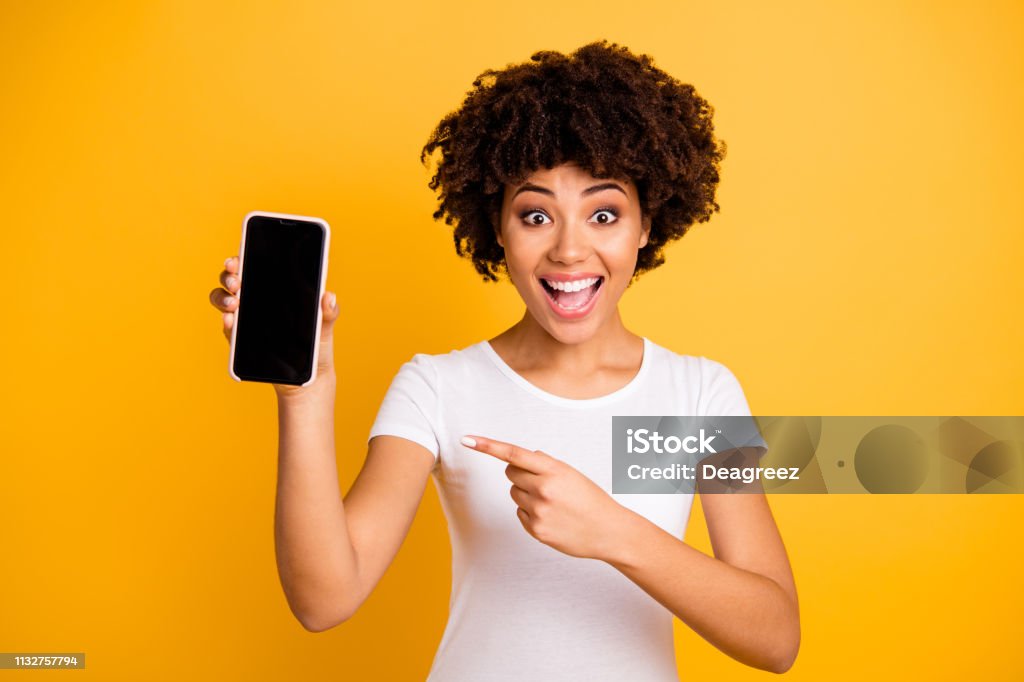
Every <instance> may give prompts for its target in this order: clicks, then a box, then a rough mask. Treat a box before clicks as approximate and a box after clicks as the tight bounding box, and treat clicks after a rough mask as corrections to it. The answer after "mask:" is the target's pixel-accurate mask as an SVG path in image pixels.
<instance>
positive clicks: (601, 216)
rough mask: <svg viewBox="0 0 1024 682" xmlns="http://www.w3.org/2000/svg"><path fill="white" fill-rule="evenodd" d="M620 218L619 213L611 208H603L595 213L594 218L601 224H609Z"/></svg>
mask: <svg viewBox="0 0 1024 682" xmlns="http://www.w3.org/2000/svg"><path fill="white" fill-rule="evenodd" d="M618 219H619V215H618V214H617V213H616V212H615V211H613V210H611V209H610V208H602V209H601V210H599V211H598V212H597V213H595V214H594V220H595V221H596V222H598V223H600V224H601V225H609V224H611V223H614V222H615V221H616V220H618Z"/></svg>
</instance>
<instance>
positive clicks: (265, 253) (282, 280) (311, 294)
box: [233, 216, 326, 385]
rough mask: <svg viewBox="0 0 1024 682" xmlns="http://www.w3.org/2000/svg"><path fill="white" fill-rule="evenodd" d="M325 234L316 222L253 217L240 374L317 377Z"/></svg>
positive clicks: (238, 351)
mask: <svg viewBox="0 0 1024 682" xmlns="http://www.w3.org/2000/svg"><path fill="white" fill-rule="evenodd" d="M325 236H326V235H325V234H324V229H323V227H322V226H321V225H320V224H318V223H314V222H309V221H304V220H287V219H283V218H271V217H266V216H252V217H251V218H249V221H248V223H247V224H246V231H245V240H244V241H245V245H244V247H243V248H244V252H243V254H242V272H241V278H242V287H241V289H240V291H239V293H238V300H239V304H238V315H237V319H236V324H237V325H238V327H237V329H236V330H235V356H234V366H233V369H234V372H235V375H236V376H238V378H240V379H242V380H244V381H264V382H270V383H275V384H293V385H301V384H303V383H305V382H306V381H308V380H309V378H310V377H311V376H312V372H313V353H314V350H315V348H316V343H317V342H318V339H317V338H316V326H317V313H318V312H319V308H320V300H319V299H320V296H319V294H320V275H321V273H320V269H321V267H322V264H323V249H324V243H325V241H326V240H325Z"/></svg>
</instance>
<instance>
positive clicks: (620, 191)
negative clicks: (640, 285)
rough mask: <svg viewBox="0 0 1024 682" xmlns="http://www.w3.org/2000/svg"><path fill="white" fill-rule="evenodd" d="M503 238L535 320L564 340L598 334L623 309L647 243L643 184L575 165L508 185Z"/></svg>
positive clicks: (512, 274)
mask: <svg viewBox="0 0 1024 682" xmlns="http://www.w3.org/2000/svg"><path fill="white" fill-rule="evenodd" d="M500 227H501V229H500V234H499V235H498V243H499V244H501V245H502V247H504V249H505V262H506V264H507V266H508V271H509V275H510V277H511V279H512V283H513V284H514V285H515V287H516V289H518V291H519V295H520V296H522V298H523V301H524V302H525V303H526V307H527V309H528V310H529V312H530V313H531V314H532V316H533V318H534V319H535V320H536V321H537V322H538V323H539V324H540V325H541V326H542V327H544V329H545V330H547V332H548V333H549V334H551V336H553V337H554V338H556V339H558V340H559V341H561V342H562V343H579V342H581V341H584V340H586V339H588V338H590V337H592V336H593V335H594V334H595V333H596V332H597V331H598V330H599V329H601V327H602V325H603V324H605V323H606V322H607V321H609V320H610V319H612V318H614V316H615V315H616V306H617V304H618V302H619V298H620V297H621V296H622V293H623V292H624V291H625V290H626V287H627V286H628V285H629V280H630V279H631V278H632V276H633V270H634V268H635V267H636V259H637V251H638V249H640V248H642V247H643V246H645V245H646V244H647V236H648V234H649V232H650V225H649V223H648V222H647V221H646V220H643V219H642V218H641V211H640V198H639V195H638V194H637V189H636V185H635V184H634V183H633V182H631V181H629V180H626V179H610V178H595V177H594V176H592V175H590V173H588V172H587V171H586V170H583V169H582V168H580V167H579V166H578V165H576V164H574V163H569V164H563V165H561V166H556V167H555V168H551V169H541V170H538V171H536V172H535V173H533V174H532V175H531V176H530V177H528V178H527V179H526V181H525V182H523V183H522V184H520V185H515V186H513V185H506V186H505V196H504V200H503V201H502V207H501V225H500Z"/></svg>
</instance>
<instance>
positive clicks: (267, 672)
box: [0, 0, 1024, 680]
mask: <svg viewBox="0 0 1024 682" xmlns="http://www.w3.org/2000/svg"><path fill="white" fill-rule="evenodd" d="M598 38H608V39H610V40H613V41H616V42H619V43H622V44H624V45H626V46H628V47H630V48H631V49H633V50H634V51H637V52H645V53H648V54H651V55H653V56H654V58H655V60H656V63H657V64H658V65H659V66H661V67H662V68H664V69H665V70H667V71H668V72H670V73H672V74H674V75H676V76H677V77H679V78H680V79H682V80H685V81H689V82H692V83H694V84H695V85H696V87H697V89H698V91H699V92H700V93H701V94H702V95H703V96H705V97H706V98H708V99H709V101H710V102H711V103H712V104H713V105H714V107H715V109H716V121H717V131H718V133H719V134H720V135H721V137H722V138H723V139H725V141H726V142H727V144H728V145H729V153H728V156H727V158H726V160H725V162H724V165H723V176H722V177H723V179H722V185H721V189H720V194H719V201H720V203H721V205H722V211H721V213H720V214H717V215H716V216H715V217H714V218H713V219H712V220H711V222H709V223H707V224H704V225H699V226H697V227H696V228H695V229H694V231H693V232H691V233H690V234H689V235H688V236H687V237H685V238H684V239H683V240H682V241H681V242H679V243H677V244H675V245H674V246H672V247H671V248H670V250H669V251H668V263H667V265H666V266H665V267H663V268H662V269H660V270H658V271H656V272H653V273H651V274H649V275H647V276H645V277H644V278H642V279H641V280H640V282H639V283H638V284H637V285H636V286H634V287H633V288H631V289H630V291H629V292H628V293H627V294H626V296H625V297H624V299H623V302H622V310H623V314H624V317H625V319H626V322H627V325H628V326H630V327H631V328H632V329H633V330H635V331H637V332H638V333H641V334H644V335H646V336H648V337H650V338H651V339H653V340H654V341H656V342H657V343H660V344H662V345H665V346H668V347H669V348H672V349H673V350H676V351H677V352H681V353H688V354H699V355H706V356H708V357H711V358H714V359H717V360H719V361H721V362H724V363H725V364H726V365H728V366H729V367H730V368H731V369H733V371H734V372H735V373H736V374H737V376H738V377H739V378H740V381H741V382H742V384H743V386H744V388H745V390H746V394H747V398H748V400H749V402H750V405H751V407H752V409H753V411H754V413H755V414H794V415H799V414H823V415H838V414H870V415H886V414H888V415H938V414H952V415H974V414H990V415H996V414H1024V397H1022V394H1021V387H1022V385H1024V360H1022V358H1021V352H1020V349H1021V348H1022V347H1024V326H1022V316H1021V301H1022V300H1024V276H1022V274H1021V268H1020V258H1021V255H1022V252H1024V236H1022V235H1024V232H1022V221H1021V209H1020V188H1021V181H1022V168H1021V159H1022V158H1024V144H1022V133H1021V128H1020V122H1021V121H1022V120H1024V106H1022V88H1021V76H1022V75H1024V52H1022V51H1021V50H1020V45H1021V44H1022V43H1024V6H1022V5H1021V4H1020V3H1017V2H1003V3H995V2H987V3H973V2H966V1H963V2H956V3H930V2H916V3H906V2H904V3H899V4H895V3H888V2H871V3H862V2H845V3H841V4H836V3H820V2H802V3H793V2H785V3H755V2H750V3H703V2H702V3H683V2H674V1H672V2H669V1H666V2H659V3H654V4H646V3H641V2H636V3H622V2H604V1H594V0H588V1H587V2H582V1H579V2H572V3H552V2H530V1H524V2H513V3H494V2H492V3H481V4H473V3H465V2H445V3H412V4H409V5H408V6H396V5H393V4H390V3H379V2H360V3H354V2H353V3H326V2H325V3H308V4H306V3H269V2H265V3H258V4H257V3H242V2H236V3H217V2H214V3H209V2H140V3H83V2H49V3H14V2H6V3H4V4H3V7H2V9H0V64H3V67H2V71H0V73H2V76H0V104H2V108H0V141H2V145H0V149H2V155H3V156H2V160H3V163H2V164H0V193H2V196H0V199H2V208H3V218H2V227H0V229H2V231H3V232H2V235H3V239H2V251H0V252H2V254H3V257H2V262H3V267H2V268H0V287H2V288H0V290H2V292H3V294H2V296H3V323H2V324H3V327H2V334H0V357H2V358H3V363H4V373H3V374H4V376H3V383H4V386H5V390H4V394H5V395H4V397H3V398H2V412H0V420H2V425H0V429H2V431H0V447H2V448H3V455H2V458H0V481H2V492H0V524H2V525H0V530H2V534H0V538H2V540H0V543H2V544H0V585H2V586H3V587H2V588H0V599H2V603H0V651H8V652H14V651H84V652H86V654H87V669H86V670H85V671H84V672H79V673H69V674H73V675H75V676H76V679H78V678H79V677H81V678H82V679H96V680H133V679H152V680H179V679H182V678H185V677H187V678H188V679H211V680H213V679H216V680H225V679H257V678H263V679H291V678H301V679H310V680H313V679H324V680H326V679H352V680H355V679H385V678H387V679H422V678H423V677H424V676H425V675H426V672H427V670H428V668H429V665H430V662H431V659H432V657H433V654H434V651H435V649H436V646H437V644H438V641H439V639H440V636H441V632H442V630H443V627H444V622H445V618H446V612H447V599H448V590H449V576H450V574H449V558H450V555H449V546H448V541H447V535H446V528H445V524H444V518H443V516H442V514H441V510H440V507H439V505H438V501H437V497H436V493H435V490H434V486H433V483H432V482H431V483H429V484H428V487H427V492H426V497H425V499H424V503H423V505H422V508H421V513H420V514H419V515H418V517H417V520H416V522H415V524H414V526H413V529H412V532H411V535H410V537H409V539H408V540H407V542H406V544H405V545H404V546H403V548H402V550H401V552H400V554H399V556H398V558H397V560H396V562H395V564H394V565H393V566H392V568H391V569H390V570H389V572H388V573H387V575H386V576H385V578H384V579H383V581H382V583H381V584H380V585H379V587H378V588H377V590H376V591H375V592H374V593H373V595H372V596H371V597H370V599H369V601H368V602H367V603H366V604H365V605H364V607H363V608H362V610H361V611H360V612H359V613H358V614H357V615H356V616H355V618H354V619H353V620H351V621H349V622H348V623H346V624H344V625H343V626H341V627H338V628H336V629H334V630H331V631H328V632H326V633H323V634H311V633H308V632H306V631H304V630H303V629H302V628H301V626H300V625H299V623H298V622H297V621H296V620H295V619H294V618H293V617H292V616H291V614H290V612H289V611H288V608H287V604H286V602H285V599H284V595H283V593H282V591H281V589H280V585H279V583H278V578H277V573H276V568H275V563H274V552H273V537H272V522H273V499H274V481H275V457H276V440H275V438H276V429H277V424H276V420H275V416H276V411H275V401H274V397H273V394H272V391H271V390H270V387H268V386H266V385H260V384H241V385H240V384H237V383H235V382H233V381H231V379H230V378H229V377H228V374H227V353H228V347H227V344H226V343H225V341H224V339H223V338H222V337H221V335H220V316H219V314H218V313H217V312H215V311H214V310H213V309H212V308H211V307H210V306H209V304H208V303H207V294H208V292H209V291H210V289H211V288H213V287H214V286H216V285H217V281H216V278H217V274H218V272H219V271H220V269H221V264H222V262H223V260H224V258H225V257H227V256H228V255H231V254H234V253H235V252H236V251H237V246H238V241H239V238H240V233H241V219H242V216H243V215H244V214H245V213H246V212H248V211H250V210H253V209H262V210H271V211H285V212H294V213H303V214H308V215H317V216H322V217H324V218H326V219H327V220H328V221H329V222H330V223H331V225H332V227H333V240H332V241H333V243H332V249H331V265H330V274H329V278H328V286H329V287H330V288H331V289H333V290H336V291H338V292H339V301H340V305H341V308H342V320H341V321H340V323H339V327H338V332H337V335H338V349H337V364H338V373H339V377H340V381H339V384H340V387H339V401H338V412H337V416H338V422H337V427H338V428H337V432H338V440H337V444H338V462H339V468H340V472H341V473H340V478H341V480H340V483H341V485H342V486H344V489H346V490H347V488H348V486H349V485H350V484H351V482H352V480H353V479H354V478H355V475H356V473H357V471H358V469H359V467H360V465H361V463H362V461H363V458H364V456H365V437H366V433H367V430H368V429H369V426H370V424H371V422H372V420H373V417H374V415H375V413H376V409H377V407H378V405H379V401H380V399H381V397H382V396H383V393H384V390H385V389H386V387H387V384H388V382H389V381H390V380H391V377H392V376H393V375H394V373H395V372H396V371H397V369H398V367H399V365H400V364H401V363H402V362H403V361H405V360H407V359H408V358H410V357H411V356H412V354H413V353H415V352H430V353H441V352H447V351H449V350H451V349H453V348H461V347H464V346H466V345H469V344H471V343H474V342H476V341H478V340H480V339H482V338H488V337H491V336H493V335H495V334H496V333H498V332H499V331H501V330H502V329H504V328H505V327H507V326H508V325H510V324H512V323H513V322H514V321H515V320H517V319H518V317H519V315H520V314H521V310H522V309H521V303H520V301H519V299H518V297H517V295H516V293H515V290H514V289H513V288H512V287H511V285H509V284H507V283H502V284H500V285H497V286H494V285H484V284H483V283H481V282H480V281H479V279H478V278H477V276H476V275H475V273H474V272H473V269H472V267H471V265H470V264H469V262H468V261H460V260H459V259H457V258H456V256H455V254H454V249H453V247H452V244H451V237H450V235H449V234H448V232H447V231H446V228H445V227H444V226H443V225H442V224H435V223H434V222H432V220H431V218H430V213H431V211H432V210H433V208H434V205H435V202H434V197H433V195H432V194H431V192H430V190H429V189H428V188H427V186H426V184H427V180H428V172H427V170H426V169H424V168H423V167H422V166H421V165H420V164H419V161H418V154H419V150H420V147H421V145H422V144H423V142H424V141H425V140H426V138H427V135H428V134H429V133H430V131H431V129H432V127H433V126H434V125H435V124H436V122H437V121H438V120H439V119H440V118H441V117H442V116H443V115H444V114H445V113H447V112H448V111H450V110H452V109H453V108H455V107H456V106H457V105H458V104H459V103H460V102H461V100H462V97H463V95H464V93H465V92H466V90H467V89H468V88H469V87H470V84H471V82H472V80H473V78H474V77H475V76H476V75H477V74H478V73H479V72H480V71H482V70H483V69H484V68H487V67H500V66H503V65H505V64H507V63H509V62H512V61H522V60H525V59H526V58H528V57H529V55H530V54H531V53H532V52H533V51H535V50H538V49H558V50H562V51H566V50H571V49H573V48H575V47H577V46H579V45H581V44H583V43H585V42H589V41H591V40H595V39H598ZM771 504H772V507H773V509H774V512H775V515H776V518H777V520H778V523H779V526H780V528H781V530H782V533H783V536H784V538H785V540H786V544H787V547H788V550H789V553H790V557H791V560H792V563H793V567H794V571H795V574H796V579H797V585H798V589H799V594H800V602H801V615H802V625H803V642H802V648H801V653H800V656H799V658H798V659H797V662H796V664H795V666H794V667H793V669H792V670H791V671H790V673H789V677H790V678H791V679H794V680H822V679H830V680H863V679H864V678H865V677H866V676H870V678H872V679H903V678H906V677H909V676H913V677H914V678H917V679H931V680H938V679H961V678H964V677H966V676H968V675H969V676H971V677H977V678H978V679H986V680H1008V679H1019V677H1018V676H1019V675H1021V674H1022V672H1021V667H1020V666H1021V663H1020V657H1019V646H1020V644H1019V632H1020V614H1021V612H1022V607H1024V589H1022V587H1021V581H1020V575H1021V569H1022V561H1021V545H1020V541H1019V539H1020V536H1021V529H1020V521H1021V519H1022V518H1024V514H1022V512H1024V497H1021V496H1013V497H998V496H991V497H973V496H966V495H963V496H955V495H946V496H896V497H871V496H867V495H851V496H840V495H835V496H777V497H773V498H772V499H771ZM687 539H688V541H689V542H692V543H693V544H694V545H695V546H697V547H699V548H701V549H703V550H704V551H710V546H709V543H708V542H707V533H706V528H705V526H704V521H703V517H702V516H701V514H700V513H699V508H695V510H694V515H693V517H692V520H691V525H690V528H689V534H688V537H687ZM676 632H677V650H678V658H679V667H680V671H681V674H682V675H683V679H694V680H695V679H728V680H744V679H756V678H758V677H759V676H763V675H764V674H765V673H761V672H759V671H756V670H753V669H749V668H745V667H744V666H742V665H741V664H739V663H737V662H735V661H733V660H732V659H729V658H728V657H726V656H725V655H724V654H722V653H720V652H718V651H717V650H715V649H714V648H712V647H711V646H710V645H709V644H707V643H706V642H704V641H703V640H702V639H700V638H699V637H698V636H697V635H695V634H694V633H693V632H691V631H690V630H689V629H688V628H686V627H685V626H683V625H682V624H681V623H679V622H677V623H676ZM18 674H20V673H14V672H6V673H4V672H0V677H4V676H5V675H8V676H14V675H18Z"/></svg>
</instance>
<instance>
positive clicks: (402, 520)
mask: <svg viewBox="0 0 1024 682" xmlns="http://www.w3.org/2000/svg"><path fill="white" fill-rule="evenodd" d="M238 270H239V262H238V258H237V257H234V256H233V257H231V258H228V259H227V260H226V261H225V262H224V270H223V271H221V274H220V282H221V284H222V285H223V287H222V288H218V289H214V290H213V291H211V292H210V303H211V304H213V306H214V307H215V308H217V309H218V310H220V311H221V313H223V325H222V331H223V332H224V336H225V338H227V339H230V338H231V329H232V327H233V326H234V322H235V312H236V311H237V310H238V302H239V292H240V291H241V275H240V274H239V272H238ZM320 305H321V306H322V308H323V310H322V313H323V318H322V319H323V324H322V325H321V332H320V352H319V355H318V357H319V363H318V365H317V373H316V379H315V380H314V381H313V383H311V384H310V385H309V386H302V387H298V386H290V385H279V384H275V385H274V390H275V392H276V393H277V406H278V475H277V500H276V507H275V512H274V549H275V552H276V555H277V567H278V575H279V576H280V578H281V586H282V587H283V588H284V592H285V597H286V598H287V600H288V605H289V607H290V608H291V610H292V613H294V614H295V617H296V618H298V619H299V622H300V623H302V625H303V627H305V628H306V629H307V630H311V631H314V632H319V631H321V630H326V629H328V628H330V627H333V626H334V625H337V624H338V623H341V622H343V621H345V620H347V619H348V618H349V617H350V616H351V615H352V614H353V613H355V611H356V609H358V608H359V606H360V605H361V604H362V603H363V601H365V600H366V597H367V596H369V594H370V592H372V591H373V589H374V587H376V585H377V583H378V582H379V581H380V578H381V576H382V575H383V574H384V571H386V570H387V567H388V566H390V565H391V562H392V561H393V560H394V558H395V554H397V552H398V548H399V547H400V546H401V544H402V541H403V540H404V539H405V536H406V535H407V534H408V532H409V527H410V526H411V525H412V520H413V517H414V516H415V514H416V509H417V507H419V502H420V499H421V498H422V497H423V490H424V488H425V487H426V480H427V477H428V476H429V475H430V470H431V468H432V467H433V465H434V456H433V454H432V453H431V452H430V451H429V450H427V449H426V448H425V447H423V446H422V445H419V444H417V443H414V442H412V441H409V440H405V439H403V438H397V437H393V436H379V437H376V438H373V439H372V440H371V441H370V447H369V451H368V453H367V455H366V461H365V462H364V464H363V468H362V470H361V471H360V472H359V475H358V476H357V477H356V480H355V482H354V483H353V484H352V488H351V490H349V492H348V495H347V496H346V497H345V500H344V501H342V499H341V493H340V490H339V487H338V468H337V464H336V462H335V451H334V398H335V391H336V388H337V378H336V376H335V373H334V323H335V322H336V321H337V319H338V308H337V305H336V303H335V298H334V295H333V294H324V297H323V299H322V300H321V302H320ZM346 388H347V387H346Z"/></svg>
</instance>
